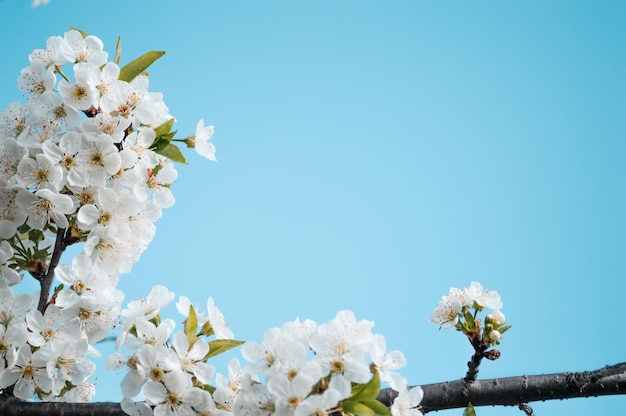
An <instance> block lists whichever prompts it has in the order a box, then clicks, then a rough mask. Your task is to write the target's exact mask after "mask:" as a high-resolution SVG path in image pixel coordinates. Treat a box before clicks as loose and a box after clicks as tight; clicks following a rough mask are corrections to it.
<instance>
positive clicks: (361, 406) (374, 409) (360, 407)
mask: <svg viewBox="0 0 626 416" xmlns="http://www.w3.org/2000/svg"><path fill="white" fill-rule="evenodd" d="M341 408H342V410H343V411H344V412H345V413H349V414H352V415H375V416H390V415H391V411H390V410H389V408H388V407H387V406H385V405H384V404H382V403H381V402H379V401H378V400H360V401H359V400H354V397H351V398H349V399H347V400H344V402H343V403H342V405H341Z"/></svg>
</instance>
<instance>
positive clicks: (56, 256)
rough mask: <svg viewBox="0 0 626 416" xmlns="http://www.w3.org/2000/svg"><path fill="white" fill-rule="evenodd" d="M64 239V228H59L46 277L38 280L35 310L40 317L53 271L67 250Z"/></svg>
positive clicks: (47, 295)
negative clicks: (38, 290) (37, 301)
mask: <svg viewBox="0 0 626 416" xmlns="http://www.w3.org/2000/svg"><path fill="white" fill-rule="evenodd" d="M64 237H65V228H59V229H58V230H57V239H56V241H55V242H54V251H53V252H52V258H51V259H50V264H49V265H48V271H47V273H46V275H45V276H44V277H43V278H42V279H41V280H39V285H40V286H41V291H40V292H39V304H38V305H37V309H38V310H39V312H41V314H42V315H43V313H44V312H45V311H46V308H47V307H48V298H49V297H50V287H52V281H53V280H54V269H56V267H57V266H58V265H59V261H60V260H61V255H62V254H63V252H64V251H65V249H66V248H67V244H66V243H65V238H64Z"/></svg>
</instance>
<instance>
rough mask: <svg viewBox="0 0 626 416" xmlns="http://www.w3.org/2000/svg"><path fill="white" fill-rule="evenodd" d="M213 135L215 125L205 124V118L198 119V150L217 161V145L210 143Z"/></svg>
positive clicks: (195, 140) (196, 141)
mask: <svg viewBox="0 0 626 416" xmlns="http://www.w3.org/2000/svg"><path fill="white" fill-rule="evenodd" d="M212 136H213V126H206V127H205V126H204V119H202V120H200V121H198V124H197V125H196V136H195V138H194V142H195V146H194V148H195V149H196V152H198V154H199V155H200V156H204V157H206V158H207V159H209V160H214V161H217V159H216V158H215V146H214V145H213V143H209V140H210V139H211V137H212Z"/></svg>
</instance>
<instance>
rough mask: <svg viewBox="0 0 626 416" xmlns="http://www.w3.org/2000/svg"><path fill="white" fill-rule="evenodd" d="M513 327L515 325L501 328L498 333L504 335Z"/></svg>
mask: <svg viewBox="0 0 626 416" xmlns="http://www.w3.org/2000/svg"><path fill="white" fill-rule="evenodd" d="M512 327H513V325H504V326H501V327H500V328H498V332H500V333H501V334H504V333H505V332H506V331H508V330H509V329H511V328H512Z"/></svg>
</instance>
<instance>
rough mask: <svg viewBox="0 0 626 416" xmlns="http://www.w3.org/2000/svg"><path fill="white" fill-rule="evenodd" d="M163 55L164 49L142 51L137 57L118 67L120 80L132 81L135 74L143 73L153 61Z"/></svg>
mask: <svg viewBox="0 0 626 416" xmlns="http://www.w3.org/2000/svg"><path fill="white" fill-rule="evenodd" d="M163 55H165V51H150V52H146V53H144V54H143V55H141V56H140V57H139V58H137V59H135V60H134V61H132V62H129V63H128V64H126V65H125V66H124V68H122V69H120V80H121V81H126V82H130V81H132V80H133V79H135V77H136V76H137V75H140V74H141V73H143V72H144V71H145V70H146V69H148V67H149V66H150V65H152V64H153V63H154V61H156V60H157V59H159V58H160V57H162V56H163Z"/></svg>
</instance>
